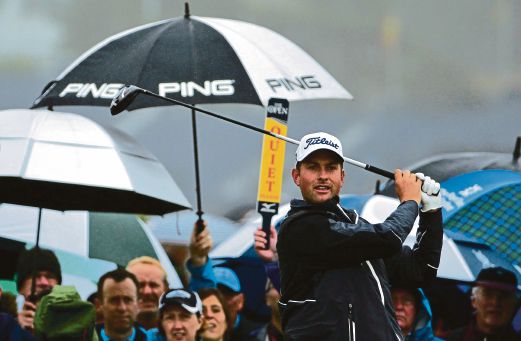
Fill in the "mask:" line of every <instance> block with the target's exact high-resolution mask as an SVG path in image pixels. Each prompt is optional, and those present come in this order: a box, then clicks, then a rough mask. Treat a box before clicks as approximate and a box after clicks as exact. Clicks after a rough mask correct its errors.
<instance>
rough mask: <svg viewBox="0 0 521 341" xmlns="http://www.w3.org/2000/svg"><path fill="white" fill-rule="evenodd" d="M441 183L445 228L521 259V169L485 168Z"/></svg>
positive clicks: (513, 258) (518, 262)
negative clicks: (516, 170) (520, 170)
mask: <svg viewBox="0 0 521 341" xmlns="http://www.w3.org/2000/svg"><path fill="white" fill-rule="evenodd" d="M441 185H442V191H441V194H442V199H443V221H444V227H445V229H446V230H450V231H453V232H459V233H462V234H464V235H466V236H467V237H470V238H472V239H474V240H477V241H479V242H481V243H484V244H486V245H489V246H490V247H491V248H492V249H494V250H496V251H497V252H498V253H500V254H501V255H504V256H505V257H506V258H507V259H508V260H509V261H510V262H512V263H514V264H520V263H521V229H520V226H521V223H520V222H521V173H519V172H514V171H509V170H482V171H476V172H471V173H467V174H462V175H458V176H455V177H452V178H450V179H448V180H447V181H444V182H442V184H441ZM518 268H519V267H518ZM519 269H520V270H521V268H519Z"/></svg>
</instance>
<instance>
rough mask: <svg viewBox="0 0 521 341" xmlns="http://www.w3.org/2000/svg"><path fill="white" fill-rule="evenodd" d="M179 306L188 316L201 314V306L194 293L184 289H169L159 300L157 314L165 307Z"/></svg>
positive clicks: (197, 296)
mask: <svg viewBox="0 0 521 341" xmlns="http://www.w3.org/2000/svg"><path fill="white" fill-rule="evenodd" d="M175 305H177V306H180V307H182V308H183V309H184V310H186V311H187V312H189V313H190V314H199V315H200V314H202V311H203V304H202V303H201V298H200V297H199V295H198V294H197V293H196V292H193V291H190V290H185V289H170V290H168V291H165V292H164V293H163V294H162V295H161V297H160V298H159V313H162V312H163V310H164V309H165V308H166V307H169V306H175Z"/></svg>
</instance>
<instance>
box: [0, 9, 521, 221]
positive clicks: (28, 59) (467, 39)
mask: <svg viewBox="0 0 521 341" xmlns="http://www.w3.org/2000/svg"><path fill="white" fill-rule="evenodd" d="M190 8H191V14H192V15H194V16H206V17H220V18H229V19H237V20H242V21H246V22H250V23H254V24H258V25H261V26H265V27H267V28H270V29H272V30H274V31H276V32H278V33H280V34H281V35H283V36H285V37H286V38H288V39H290V40H292V41H293V42H295V43H296V44H297V45H299V46H300V47H301V48H303V49H304V50H305V51H306V52H308V53H309V54H310V55H311V56H312V57H314V58H315V59H316V60H317V61H318V62H319V63H320V64H321V65H322V66H323V67H325V68H326V69H327V70H328V71H329V72H330V73H331V74H332V75H333V77H335V78H336V79H337V80H338V81H339V82H340V83H341V84H342V85H343V86H344V87H345V88H346V89H347V90H348V91H349V92H350V93H351V94H352V95H353V96H354V101H350V102H348V101H341V100H329V101H327V100H322V101H307V102H293V103H291V104H290V118H289V130H288V135H289V136H291V137H293V138H296V139H300V137H301V136H302V135H304V134H306V133H309V132H312V131H319V130H321V131H327V132H330V133H332V134H334V135H337V136H338V137H339V138H340V139H341V141H342V142H343V144H344V154H345V156H347V157H350V158H354V159H357V160H359V161H362V162H365V163H369V164H372V165H375V166H378V167H381V168H385V169H388V170H391V171H392V170H393V169H395V168H398V167H406V166H407V165H410V164H412V163H414V162H416V161H417V160H419V159H422V158H426V157H429V156H432V155H434V154H439V153H446V152H461V151H494V152H511V151H512V150H513V147H514V142H515V138H516V137H517V136H518V135H521V125H520V107H521V44H520V43H519V42H520V41H521V21H520V20H519V17H520V16H521V2H519V1H514V0H501V1H484V0H472V1H470V0H462V1H457V2H454V1H447V0H441V1H436V2H434V1H431V2H427V3H424V2H422V3H418V2H414V1H410V0H409V1H408V0H399V1H393V2H392V3H389V2H387V1H370V2H367V1H366V2H359V1H345V0H330V1H316V0H298V1H297V0H286V1H274V0H265V1H244V0H243V1H232V0H221V1H211V0H198V1H191V2H190ZM183 13H184V5H183V2H182V1H179V0H153V1H151V0H148V1H145V0H125V1H121V0H120V1H101V0H89V1H73V0H47V1H44V2H42V1H38V0H1V1H0V32H2V33H1V35H0V44H1V46H2V48H1V49H0V109H11V108H28V107H30V106H31V104H32V102H33V100H34V99H35V98H36V97H37V96H38V95H39V94H40V92H41V90H42V89H43V87H44V86H45V85H46V84H47V83H48V82H49V81H51V80H53V79H54V78H55V77H56V76H57V75H58V74H60V73H61V71H62V70H63V69H65V68H66V67H67V66H68V65H69V64H70V63H71V62H72V61H74V60H75V59H76V58H77V57H78V56H79V55H80V54H82V53H83V52H84V51H86V50H88V49H89V48H90V47H92V46H93V45H95V44H96V43H98V42H100V41H101V40H103V39H105V38H106V37H108V36H110V35H113V34H116V33H118V32H120V31H123V30H126V29H128V28H131V27H135V26H138V25H142V24H145V23H149V22H154V21H158V20H162V19H166V18H171V17H177V16H181V15H183ZM205 108H206V109H210V110H213V111H215V112H218V113H220V114H222V115H225V116H229V117H232V118H235V119H239V120H241V121H244V122H247V123H249V124H253V125H256V126H259V127H262V126H263V125H264V116H265V112H264V109H263V108H262V107H260V106H249V105H212V106H205ZM56 110H58V111H69V112H75V113H80V114H83V115H86V116H88V117H89V118H91V119H93V120H95V121H98V122H100V123H103V124H108V125H114V126H116V127H118V128H120V129H122V130H124V131H126V132H127V133H129V134H131V135H132V136H134V137H135V138H136V139H137V140H138V141H140V142H141V143H142V144H143V145H145V146H146V147H148V149H150V150H151V151H152V152H153V153H154V154H155V155H156V156H157V157H158V158H159V160H160V161H162V162H163V163H164V164H165V166H166V167H167V169H168V170H169V171H170V172H171V174H172V175H173V177H174V179H175V180H176V181H177V183H178V184H179V186H180V187H181V189H182V190H183V192H184V193H185V194H186V196H187V198H188V199H189V200H190V202H191V203H192V205H194V206H195V190H194V189H195V180H194V171H193V159H192V136H191V129H190V127H191V126H190V124H191V123H190V122H191V121H190V114H189V113H188V111H187V110H183V109H181V108H177V107H162V108H153V109H143V110H138V111H133V112H124V113H123V114H121V115H119V116H117V117H111V115H110V112H109V110H108V108H106V109H105V108H95V107H63V108H61V107H59V108H56ZM198 134H199V153H200V156H199V158H200V167H201V190H202V195H203V200H202V205H203V210H204V211H206V212H209V213H214V214H219V215H226V216H227V217H229V218H232V219H238V218H239V217H240V216H241V215H242V214H243V213H244V212H245V211H247V210H250V209H253V208H255V205H256V199H257V181H258V173H259V164H260V153H261V148H262V136H261V135H260V134H258V133H255V132H252V131H250V130H246V129H243V128H241V127H238V126H234V125H230V124H228V123H226V122H223V121H217V120H215V119H213V118H211V117H207V116H203V115H200V116H198ZM294 151H295V146H292V145H291V146H288V148H287V152H286V173H285V174H289V173H288V172H289V170H290V168H291V167H292V165H293V163H294ZM347 174H348V177H347V181H346V186H345V187H344V192H345V193H369V192H372V191H373V190H374V187H375V181H376V180H377V179H379V177H378V176H376V175H374V174H372V173H367V172H365V171H363V170H360V169H356V168H353V167H352V166H347ZM297 195H298V192H297V188H296V187H295V186H294V185H293V184H292V182H291V178H290V177H289V176H287V177H286V179H285V183H284V186H283V196H282V201H283V202H287V201H288V200H289V199H291V198H292V197H295V196H297Z"/></svg>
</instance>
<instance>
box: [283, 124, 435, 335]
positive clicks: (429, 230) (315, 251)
mask: <svg viewBox="0 0 521 341" xmlns="http://www.w3.org/2000/svg"><path fill="white" fill-rule="evenodd" d="M292 177H293V181H294V182H295V184H296V185H297V186H298V187H299V188H300V191H301V193H302V197H303V199H304V200H292V202H291V210H290V211H289V213H288V215H287V217H286V218H285V219H284V220H283V222H282V225H281V229H280V232H279V236H278V243H277V251H278V255H279V264H280V271H281V281H282V287H281V293H282V298H281V300H280V308H281V312H282V327H283V329H284V332H285V334H286V336H287V337H288V338H289V339H290V340H368V341H374V340H379V341H382V340H394V341H396V340H402V336H401V331H400V328H399V326H398V324H397V322H396V318H395V315H394V310H393V306H392V302H391V295H390V289H389V283H390V281H391V282H393V283H396V284H400V283H407V284H408V285H412V286H417V285H421V284H425V283H426V282H427V281H428V280H431V279H433V278H434V277H435V276H436V271H437V267H438V264H439V257H440V253H441V245H442V235H443V231H442V225H441V212H440V209H439V208H440V207H441V200H440V198H439V197H438V196H434V195H432V194H433V193H437V192H438V190H439V184H438V183H436V182H435V181H433V180H432V179H430V178H429V177H425V176H423V175H414V174H411V173H410V172H408V171H401V170H396V171H395V182H396V193H397V194H398V197H399V199H400V202H401V204H400V205H399V206H398V208H397V209H396V211H395V212H393V213H392V214H391V215H390V216H389V218H387V220H385V221H384V222H383V223H381V224H370V223H368V222H367V221H365V220H363V219H362V218H360V217H359V216H358V214H357V213H356V212H355V211H352V210H347V209H344V208H342V207H340V205H339V204H338V202H339V200H338V194H339V192H340V189H341V187H342V185H343V183H344V170H343V156H342V145H341V143H340V141H339V140H338V139H337V138H336V137H334V136H331V135H329V134H326V133H314V134H309V135H306V136H304V137H303V138H302V140H301V141H300V145H299V147H298V149H297V164H296V167H295V168H294V169H293V170H292ZM419 178H420V179H421V180H423V181H424V182H423V187H422V183H421V181H420V179H419ZM420 187H422V189H423V191H424V192H426V193H424V194H422V193H421V192H420ZM420 201H421V202H422V204H423V206H422V211H425V212H422V213H421V214H420V225H419V228H418V236H417V243H416V244H415V246H414V248H413V249H412V250H411V248H409V247H402V243H403V241H404V240H405V238H406V236H407V235H408V234H409V232H410V231H411V229H412V227H413V224H414V221H415V219H416V217H417V215H418V207H419V206H418V205H419V203H420Z"/></svg>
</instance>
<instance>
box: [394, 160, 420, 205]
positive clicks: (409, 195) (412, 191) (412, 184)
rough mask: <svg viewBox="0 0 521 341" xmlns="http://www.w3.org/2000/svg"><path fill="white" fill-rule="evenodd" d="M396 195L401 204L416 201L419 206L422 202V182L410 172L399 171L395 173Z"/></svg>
mask: <svg viewBox="0 0 521 341" xmlns="http://www.w3.org/2000/svg"><path fill="white" fill-rule="evenodd" d="M394 181H395V189H396V194H397V195H398V199H400V202H401V203H402V202H405V201H407V200H414V201H416V203H418V205H419V204H420V201H421V190H420V187H421V181H420V180H419V179H418V178H417V177H416V175H415V174H412V173H411V172H410V171H408V170H405V171H402V170H400V169H397V170H395V171H394Z"/></svg>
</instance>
